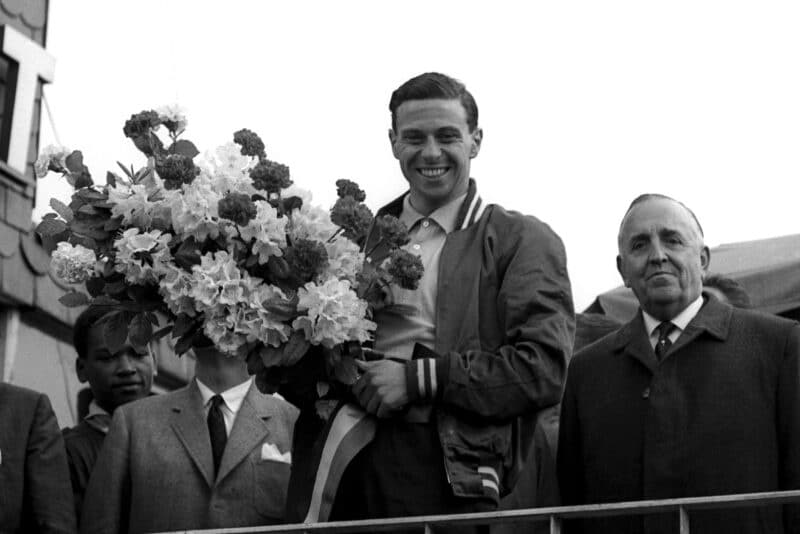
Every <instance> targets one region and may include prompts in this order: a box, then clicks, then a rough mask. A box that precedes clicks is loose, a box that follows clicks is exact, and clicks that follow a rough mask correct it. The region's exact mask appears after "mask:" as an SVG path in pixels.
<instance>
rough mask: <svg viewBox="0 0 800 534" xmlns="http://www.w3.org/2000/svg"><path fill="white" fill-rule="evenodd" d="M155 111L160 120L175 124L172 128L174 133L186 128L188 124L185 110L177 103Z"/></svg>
mask: <svg viewBox="0 0 800 534" xmlns="http://www.w3.org/2000/svg"><path fill="white" fill-rule="evenodd" d="M155 111H156V113H158V118H159V119H161V121H162V122H171V123H173V124H175V127H174V128H173V131H174V133H175V134H180V133H181V132H183V131H184V130H185V129H186V125H187V124H189V121H188V120H187V119H186V110H184V109H183V108H182V107H180V106H179V105H178V104H170V105H168V106H163V107H160V108H158V109H157V110H155Z"/></svg>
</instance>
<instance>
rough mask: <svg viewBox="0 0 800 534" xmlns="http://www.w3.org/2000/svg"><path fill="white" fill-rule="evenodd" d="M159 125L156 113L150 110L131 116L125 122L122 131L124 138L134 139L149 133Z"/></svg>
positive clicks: (159, 121) (159, 120)
mask: <svg viewBox="0 0 800 534" xmlns="http://www.w3.org/2000/svg"><path fill="white" fill-rule="evenodd" d="M160 124H161V119H159V118H158V113H156V112H155V111H153V110H152V109H151V110H148V111H141V112H139V113H136V114H135V115H131V118H130V119H128V120H127V121H125V126H124V127H123V128H122V131H123V132H124V133H125V137H129V138H131V139H134V138H136V137H142V136H143V135H146V134H148V133H150V131H151V130H152V129H153V128H155V127H156V126H159V125H160Z"/></svg>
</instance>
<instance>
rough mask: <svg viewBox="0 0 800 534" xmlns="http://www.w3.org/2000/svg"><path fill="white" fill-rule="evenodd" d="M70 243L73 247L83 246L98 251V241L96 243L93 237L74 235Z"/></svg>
mask: <svg viewBox="0 0 800 534" xmlns="http://www.w3.org/2000/svg"><path fill="white" fill-rule="evenodd" d="M69 242H70V243H72V244H73V245H82V246H84V247H86V248H89V249H92V250H97V241H95V240H94V239H92V238H91V237H86V236H83V235H78V234H72V235H71V236H70V238H69Z"/></svg>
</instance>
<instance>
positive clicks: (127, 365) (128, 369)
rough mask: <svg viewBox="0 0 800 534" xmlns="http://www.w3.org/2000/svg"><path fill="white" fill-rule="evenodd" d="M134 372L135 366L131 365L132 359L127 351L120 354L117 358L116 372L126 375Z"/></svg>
mask: <svg viewBox="0 0 800 534" xmlns="http://www.w3.org/2000/svg"><path fill="white" fill-rule="evenodd" d="M135 373H136V367H135V366H134V365H133V359H132V358H131V357H130V355H128V353H127V352H126V353H123V354H120V355H119V357H118V358H117V374H118V375H120V376H128V375H132V374H135Z"/></svg>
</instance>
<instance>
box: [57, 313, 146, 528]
mask: <svg viewBox="0 0 800 534" xmlns="http://www.w3.org/2000/svg"><path fill="white" fill-rule="evenodd" d="M110 311H111V309H109V308H108V307H103V306H90V307H89V308H87V309H86V310H84V311H83V312H82V313H81V314H80V315H79V316H78V319H77V320H76V321H75V326H74V328H73V345H74V346H75V351H76V352H77V353H78V358H77V359H76V361H75V371H76V372H77V374H78V380H80V381H81V382H82V383H86V382H88V383H89V388H90V389H91V392H92V401H91V402H90V404H89V413H88V414H87V415H86V417H84V418H83V420H82V421H81V422H80V423H78V424H77V425H76V426H74V427H72V428H66V429H64V430H63V435H64V444H65V446H66V449H67V459H68V460H69V471H70V478H71V479H72V491H73V494H74V496H75V509H76V511H77V514H78V516H80V511H81V506H82V504H83V495H84V493H85V491H86V486H87V484H88V483H89V477H90V475H91V474H92V469H93V468H94V464H95V461H96V460H97V455H98V454H99V452H100V448H101V446H102V445H103V440H104V439H105V437H106V434H107V433H108V427H109V425H110V424H111V415H112V414H113V413H114V410H116V409H117V408H118V407H119V406H122V405H123V404H125V403H127V402H131V401H135V400H137V399H141V398H144V397H146V396H147V395H149V394H150V387H151V386H152V383H153V366H154V362H153V357H152V355H151V353H150V351H149V350H147V351H144V352H141V351H137V350H136V349H135V348H133V347H132V346H131V345H130V344H126V345H124V346H123V347H122V348H121V349H119V350H118V351H116V352H114V353H112V352H111V351H110V350H109V348H108V344H107V343H106V342H105V340H104V339H103V322H102V321H101V319H102V318H103V317H104V316H105V315H106V314H108V313H109V312H110Z"/></svg>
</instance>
